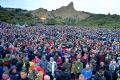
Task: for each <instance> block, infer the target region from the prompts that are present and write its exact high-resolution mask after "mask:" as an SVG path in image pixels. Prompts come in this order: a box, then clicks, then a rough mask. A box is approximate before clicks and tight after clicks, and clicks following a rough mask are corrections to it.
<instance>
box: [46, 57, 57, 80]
mask: <svg viewBox="0 0 120 80" xmlns="http://www.w3.org/2000/svg"><path fill="white" fill-rule="evenodd" d="M47 70H48V74H49V75H50V77H51V80H54V78H55V71H56V70H57V63H56V62H55V61H54V59H53V57H50V62H49V63H48V65H47Z"/></svg>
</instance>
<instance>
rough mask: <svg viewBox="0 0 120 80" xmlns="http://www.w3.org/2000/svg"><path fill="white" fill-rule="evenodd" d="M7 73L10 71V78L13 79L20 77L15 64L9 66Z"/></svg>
mask: <svg viewBox="0 0 120 80" xmlns="http://www.w3.org/2000/svg"><path fill="white" fill-rule="evenodd" d="M9 73H10V77H11V79H13V80H18V79H20V74H19V73H18V72H17V69H16V66H11V69H10V72H9Z"/></svg>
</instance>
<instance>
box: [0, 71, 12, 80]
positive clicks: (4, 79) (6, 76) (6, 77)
mask: <svg viewBox="0 0 120 80" xmlns="http://www.w3.org/2000/svg"><path fill="white" fill-rule="evenodd" d="M1 80H13V79H11V78H10V75H9V73H8V72H4V73H3V75H2V79H1Z"/></svg>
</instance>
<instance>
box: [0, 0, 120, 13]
mask: <svg viewBox="0 0 120 80" xmlns="http://www.w3.org/2000/svg"><path fill="white" fill-rule="evenodd" d="M71 1H72V2H73V3H74V8H75V9H76V10H78V11H85V12H90V13H96V14H108V13H110V14H119V15H120V0H0V5H1V6H2V7H10V8H22V9H27V10H35V9H38V8H44V9H47V10H49V11H51V10H55V9H57V8H60V7H61V6H67V5H68V4H69V3H70V2H71Z"/></svg>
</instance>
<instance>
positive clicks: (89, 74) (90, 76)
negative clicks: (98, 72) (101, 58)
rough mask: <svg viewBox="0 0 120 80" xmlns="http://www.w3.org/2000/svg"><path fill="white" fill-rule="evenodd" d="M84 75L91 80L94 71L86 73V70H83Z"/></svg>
mask: <svg viewBox="0 0 120 80" xmlns="http://www.w3.org/2000/svg"><path fill="white" fill-rule="evenodd" d="M82 75H83V76H84V77H85V78H87V79H88V80H90V79H91V78H92V70H89V71H86V69H83V70H82Z"/></svg>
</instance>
